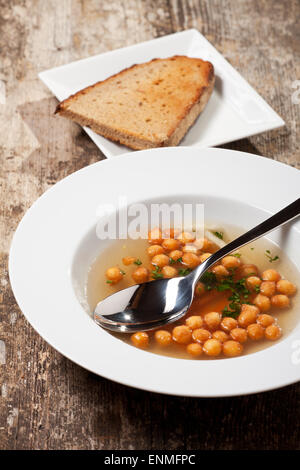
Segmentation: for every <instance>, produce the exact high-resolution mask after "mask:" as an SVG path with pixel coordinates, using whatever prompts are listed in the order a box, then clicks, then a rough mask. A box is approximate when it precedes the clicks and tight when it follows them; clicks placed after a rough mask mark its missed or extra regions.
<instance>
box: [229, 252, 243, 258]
mask: <svg viewBox="0 0 300 470" xmlns="http://www.w3.org/2000/svg"><path fill="white" fill-rule="evenodd" d="M231 256H235V257H236V258H240V257H241V256H242V255H241V253H232V255H231Z"/></svg>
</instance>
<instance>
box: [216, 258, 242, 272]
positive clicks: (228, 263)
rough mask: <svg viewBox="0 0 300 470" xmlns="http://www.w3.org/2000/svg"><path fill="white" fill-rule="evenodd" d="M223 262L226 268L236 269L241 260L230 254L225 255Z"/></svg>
mask: <svg viewBox="0 0 300 470" xmlns="http://www.w3.org/2000/svg"><path fill="white" fill-rule="evenodd" d="M221 263H222V265H223V266H224V268H226V269H235V268H238V267H239V266H240V265H241V260H240V259H239V258H237V257H236V256H231V255H229V256H225V258H223V259H222V261H221Z"/></svg>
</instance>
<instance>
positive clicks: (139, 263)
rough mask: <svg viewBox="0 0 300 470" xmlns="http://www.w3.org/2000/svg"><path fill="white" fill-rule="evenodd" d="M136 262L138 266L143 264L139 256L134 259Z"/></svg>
mask: <svg viewBox="0 0 300 470" xmlns="http://www.w3.org/2000/svg"><path fill="white" fill-rule="evenodd" d="M134 264H137V265H138V266H140V265H141V264H142V262H141V260H140V259H139V258H137V259H136V260H135V261H134Z"/></svg>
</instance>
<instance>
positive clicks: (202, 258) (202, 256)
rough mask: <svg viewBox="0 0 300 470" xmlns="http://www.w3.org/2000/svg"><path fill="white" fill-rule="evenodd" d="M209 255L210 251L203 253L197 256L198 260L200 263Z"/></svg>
mask: <svg viewBox="0 0 300 470" xmlns="http://www.w3.org/2000/svg"><path fill="white" fill-rule="evenodd" d="M210 257H211V253H203V254H202V255H200V256H199V261H200V263H204V261H206V260H207V259H208V258H210Z"/></svg>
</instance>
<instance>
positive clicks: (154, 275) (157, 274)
mask: <svg viewBox="0 0 300 470" xmlns="http://www.w3.org/2000/svg"><path fill="white" fill-rule="evenodd" d="M160 269H161V268H160V267H159V266H155V269H154V271H152V279H161V278H162V277H164V276H163V274H162V273H160V272H159V271H160Z"/></svg>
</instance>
